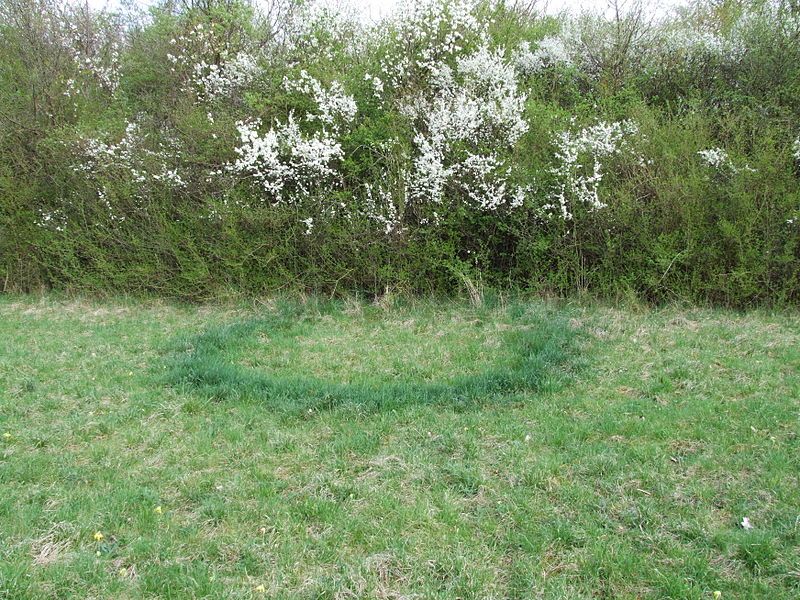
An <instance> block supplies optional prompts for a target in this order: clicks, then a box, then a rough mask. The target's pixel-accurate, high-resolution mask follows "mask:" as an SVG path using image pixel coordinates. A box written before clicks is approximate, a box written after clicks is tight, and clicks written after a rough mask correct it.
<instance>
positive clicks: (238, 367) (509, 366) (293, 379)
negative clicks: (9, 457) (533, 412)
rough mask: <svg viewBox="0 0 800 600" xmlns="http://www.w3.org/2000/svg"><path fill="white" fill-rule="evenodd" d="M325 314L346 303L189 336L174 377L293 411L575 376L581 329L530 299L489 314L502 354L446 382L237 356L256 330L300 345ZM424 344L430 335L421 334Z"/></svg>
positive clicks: (491, 391) (503, 388)
mask: <svg viewBox="0 0 800 600" xmlns="http://www.w3.org/2000/svg"><path fill="white" fill-rule="evenodd" d="M375 310H376V311H377V310H378V309H375ZM464 310H465V311H472V312H473V313H474V314H475V316H476V318H477V319H478V320H479V319H480V318H486V315H485V314H483V315H482V314H481V313H480V311H477V310H476V309H471V308H465V309H464ZM326 315H327V316H328V317H329V318H330V316H331V315H334V316H337V315H338V316H340V317H341V316H342V309H341V307H340V306H337V305H335V304H328V305H324V306H320V305H318V304H317V305H314V306H313V308H308V307H303V306H300V305H297V304H290V305H284V306H281V307H279V309H278V310H275V311H270V312H269V313H267V314H264V315H260V316H257V317H254V318H251V319H249V320H246V321H242V322H235V323H231V324H227V325H222V326H215V327H212V328H210V329H208V330H206V331H205V332H203V333H201V334H199V335H194V336H189V337H184V338H182V339H180V340H177V341H176V343H175V344H174V345H173V348H172V352H170V355H169V361H168V365H167V373H168V382H169V384H171V385H173V386H175V387H178V388H180V389H182V390H185V391H190V392H193V393H197V394H200V395H202V396H204V397H207V398H213V399H219V400H224V399H249V400H253V401H258V402H263V403H266V404H268V405H269V406H271V407H272V408H274V409H275V410H278V411H287V412H294V413H297V412H308V411H311V412H314V411H319V410H325V409H331V408H334V407H338V406H342V405H352V406H355V407H357V408H359V409H387V408H388V409H391V408H399V407H402V406H407V405H410V404H430V403H447V404H450V405H452V406H453V407H462V408H463V407H469V406H477V405H484V404H487V403H492V402H502V401H503V400H504V399H514V398H515V397H517V396H518V394H524V393H528V394H530V393H543V392H549V391H552V390H554V389H558V388H560V387H561V386H562V385H563V384H564V383H565V382H567V381H568V380H569V379H570V378H571V374H572V372H573V371H574V367H575V364H576V358H577V344H576V338H577V331H576V330H575V329H573V328H572V327H570V325H569V322H568V321H567V319H566V318H564V316H563V315H562V314H560V313H558V312H557V311H555V310H552V309H549V308H546V307H544V306H540V305H529V304H514V305H511V306H509V307H506V308H504V309H502V310H501V311H499V312H498V310H496V309H495V310H494V311H493V312H492V314H491V315H489V317H488V318H489V319H492V318H493V319H498V318H499V319H502V320H503V324H504V326H505V330H504V331H502V333H501V339H502V346H503V353H502V357H501V358H502V359H501V360H498V361H495V362H493V363H492V364H490V365H487V366H486V368H483V369H481V370H479V371H478V372H475V373H466V374H464V373H462V374H457V375H456V376H454V377H451V378H447V379H446V380H445V379H442V380H433V381H425V380H423V381H420V380H415V379H413V378H412V379H410V380H409V379H403V380H397V381H381V380H377V379H376V380H359V381H356V382H353V381H350V382H342V381H336V380H332V379H331V378H325V377H319V376H315V375H313V374H303V375H299V374H296V373H292V374H289V375H287V374H284V373H279V372H271V371H269V370H267V371H264V370H259V369H254V368H249V367H247V366H245V365H242V364H239V363H237V362H236V360H235V355H236V352H237V350H240V349H241V348H242V346H243V345H245V344H247V343H248V342H252V341H253V339H254V338H255V337H256V336H269V337H279V338H282V339H286V338H295V339H293V340H292V343H299V342H300V341H301V340H300V334H301V333H302V330H303V329H304V328H305V329H308V328H309V327H311V328H313V327H314V326H315V325H316V324H319V323H320V320H321V319H322V318H323V317H324V316H326ZM379 318H380V317H379ZM300 324H302V327H301V326H300ZM419 343H421V344H424V343H431V341H430V340H424V339H422V338H420V339H419Z"/></svg>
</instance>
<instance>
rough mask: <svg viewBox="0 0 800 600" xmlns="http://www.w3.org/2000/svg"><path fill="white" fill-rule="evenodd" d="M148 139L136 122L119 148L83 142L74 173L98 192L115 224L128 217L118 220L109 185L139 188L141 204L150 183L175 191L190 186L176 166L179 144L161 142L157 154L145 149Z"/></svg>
mask: <svg viewBox="0 0 800 600" xmlns="http://www.w3.org/2000/svg"><path fill="white" fill-rule="evenodd" d="M146 137H147V136H145V135H143V134H142V133H141V128H140V126H139V125H138V124H137V123H136V122H128V123H127V125H126V127H125V133H124V134H123V136H122V138H121V139H120V141H119V142H117V143H115V144H109V143H107V142H104V141H103V140H101V139H97V138H88V139H83V140H81V142H80V144H79V147H80V152H81V162H80V163H79V164H75V165H73V167H72V169H73V171H74V172H75V173H78V174H80V175H82V176H83V177H84V178H85V179H86V180H87V181H88V182H90V183H91V185H93V186H94V187H95V188H96V192H97V198H98V200H99V201H100V202H101V203H102V204H103V205H104V206H105V207H106V209H107V211H108V216H109V219H110V220H111V221H112V222H113V221H123V220H124V216H117V214H116V212H115V211H114V209H113V206H112V204H111V201H110V200H109V189H108V186H107V184H108V183H109V182H110V181H111V180H114V179H123V180H128V181H131V182H132V183H134V184H136V186H137V191H136V192H135V193H134V198H135V199H137V200H140V199H141V198H142V193H143V192H144V191H145V190H146V187H147V185H148V184H149V183H153V182H155V183H156V184H160V185H164V186H166V187H167V188H168V189H171V190H175V189H178V188H183V187H184V186H185V185H186V183H185V181H184V180H183V178H182V177H181V175H180V173H179V171H178V168H177V166H175V165H177V164H178V162H179V160H180V147H179V145H178V142H177V141H176V140H174V139H172V138H168V139H167V144H165V143H163V142H159V143H158V144H157V149H156V150H153V149H151V148H148V147H147V146H146V145H145V142H146Z"/></svg>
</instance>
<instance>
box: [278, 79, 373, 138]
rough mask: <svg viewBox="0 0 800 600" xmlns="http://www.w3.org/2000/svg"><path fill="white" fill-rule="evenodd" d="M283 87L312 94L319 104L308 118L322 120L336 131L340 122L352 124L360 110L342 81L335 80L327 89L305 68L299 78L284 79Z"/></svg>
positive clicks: (289, 90) (287, 89)
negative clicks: (293, 79)
mask: <svg viewBox="0 0 800 600" xmlns="http://www.w3.org/2000/svg"><path fill="white" fill-rule="evenodd" d="M283 87H284V89H285V90H286V91H288V92H291V91H295V92H300V93H302V94H306V95H308V96H311V97H312V98H313V99H314V102H315V103H316V104H317V112H316V113H308V114H307V115H306V119H308V120H309V121H314V120H317V121H320V122H321V123H323V125H328V126H331V127H332V128H333V129H334V131H337V130H338V128H339V125H340V124H350V123H351V122H352V121H353V119H354V118H355V116H356V112H358V107H357V106H356V101H355V99H354V98H353V97H352V96H349V95H348V94H345V93H344V89H343V88H342V84H341V83H339V82H338V81H334V82H333V83H331V85H330V88H329V89H325V87H324V86H323V85H322V84H321V83H320V82H319V81H318V80H316V79H314V78H313V77H312V76H311V75H309V74H308V72H306V70H305V69H303V70H302V71H300V79H299V80H296V81H292V80H290V79H288V78H286V79H284V80H283Z"/></svg>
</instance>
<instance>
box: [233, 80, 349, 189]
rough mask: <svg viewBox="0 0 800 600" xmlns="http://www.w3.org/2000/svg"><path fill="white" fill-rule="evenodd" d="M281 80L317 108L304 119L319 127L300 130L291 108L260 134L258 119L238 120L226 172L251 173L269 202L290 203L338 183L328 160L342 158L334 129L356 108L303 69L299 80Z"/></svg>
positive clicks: (336, 87) (338, 91)
mask: <svg viewBox="0 0 800 600" xmlns="http://www.w3.org/2000/svg"><path fill="white" fill-rule="evenodd" d="M284 85H285V87H286V88H287V89H292V90H297V91H300V92H303V93H307V94H309V95H311V96H312V98H313V99H314V100H315V102H316V105H317V109H316V111H315V112H311V113H308V114H307V115H306V120H307V121H318V122H320V123H321V124H322V127H321V129H320V130H319V131H315V132H313V133H304V132H303V131H301V128H300V125H299V123H298V122H297V120H296V119H295V117H294V115H293V114H291V113H290V114H289V116H288V118H287V120H286V122H285V123H281V122H276V123H275V124H274V126H273V127H272V128H271V129H270V130H269V131H267V132H266V133H265V134H263V135H262V134H261V133H259V129H260V128H261V125H262V123H261V121H260V120H258V119H256V120H254V121H248V122H245V121H240V122H238V123H237V129H238V130H239V137H240V145H239V146H238V147H236V148H235V152H236V153H237V154H238V155H239V158H237V159H236V161H234V162H233V163H231V164H229V165H227V167H226V170H227V171H228V172H229V173H233V174H235V175H239V176H245V177H249V178H252V179H253V180H254V181H255V182H256V183H257V184H258V185H259V187H260V188H261V189H262V190H263V191H264V192H266V194H267V196H268V197H267V198H266V199H267V200H268V201H269V202H271V203H273V204H279V203H283V202H286V203H290V204H292V203H295V202H297V201H299V200H301V199H303V198H308V197H309V196H311V195H312V193H313V192H314V191H315V190H319V189H323V188H324V187H330V186H331V185H336V184H337V183H338V172H337V171H336V169H335V167H334V163H335V162H336V161H337V160H341V159H342V158H343V152H342V146H341V143H340V142H339V139H338V134H339V132H340V129H341V127H343V126H345V125H348V124H349V123H351V122H352V120H353V118H354V117H355V113H356V104H355V100H353V98H352V97H350V96H348V95H346V94H345V93H344V92H343V90H342V87H341V85H340V84H339V83H338V82H334V83H333V84H331V86H330V87H329V88H325V87H324V86H323V85H322V84H321V83H320V82H319V81H317V80H316V79H314V78H313V77H311V76H310V75H308V73H306V72H305V71H303V72H302V73H301V78H300V81H297V82H290V81H286V82H284Z"/></svg>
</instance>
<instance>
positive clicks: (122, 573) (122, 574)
mask: <svg viewBox="0 0 800 600" xmlns="http://www.w3.org/2000/svg"><path fill="white" fill-rule="evenodd" d="M119 576H120V577H127V576H128V569H120V570H119Z"/></svg>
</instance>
